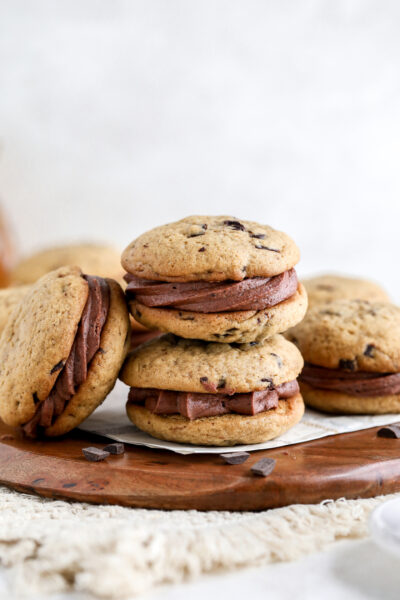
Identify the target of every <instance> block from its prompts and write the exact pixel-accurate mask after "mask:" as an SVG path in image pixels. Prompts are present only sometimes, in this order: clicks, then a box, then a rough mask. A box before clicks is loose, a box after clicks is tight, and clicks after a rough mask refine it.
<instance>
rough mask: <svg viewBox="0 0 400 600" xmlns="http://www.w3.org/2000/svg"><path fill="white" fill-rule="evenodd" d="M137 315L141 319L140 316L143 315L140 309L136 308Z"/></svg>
mask: <svg viewBox="0 0 400 600" xmlns="http://www.w3.org/2000/svg"><path fill="white" fill-rule="evenodd" d="M136 315H137V316H138V317H139V319H140V317H141V316H142V313H141V312H140V310H138V309H136Z"/></svg>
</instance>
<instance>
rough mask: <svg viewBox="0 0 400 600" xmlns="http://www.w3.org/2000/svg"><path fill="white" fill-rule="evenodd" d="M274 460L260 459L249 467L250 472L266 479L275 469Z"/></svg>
mask: <svg viewBox="0 0 400 600" xmlns="http://www.w3.org/2000/svg"><path fill="white" fill-rule="evenodd" d="M275 464H276V460H275V459H274V458H262V459H261V460H259V461H258V462H256V463H255V465H253V466H252V467H251V469H250V470H251V472H252V473H254V475H259V476H260V477H268V475H270V474H271V473H272V471H273V470H274V469H275Z"/></svg>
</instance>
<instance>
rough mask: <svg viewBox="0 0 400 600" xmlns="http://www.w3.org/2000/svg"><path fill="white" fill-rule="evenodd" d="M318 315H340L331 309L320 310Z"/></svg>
mask: <svg viewBox="0 0 400 600" xmlns="http://www.w3.org/2000/svg"><path fill="white" fill-rule="evenodd" d="M319 314H320V315H328V316H329V317H341V316H342V315H341V314H340V312H334V311H333V310H320V311H319Z"/></svg>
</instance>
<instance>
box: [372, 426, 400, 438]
mask: <svg viewBox="0 0 400 600" xmlns="http://www.w3.org/2000/svg"><path fill="white" fill-rule="evenodd" d="M377 435H378V437H384V438H396V439H399V438H400V423H393V425H386V427H381V428H380V429H378V433H377Z"/></svg>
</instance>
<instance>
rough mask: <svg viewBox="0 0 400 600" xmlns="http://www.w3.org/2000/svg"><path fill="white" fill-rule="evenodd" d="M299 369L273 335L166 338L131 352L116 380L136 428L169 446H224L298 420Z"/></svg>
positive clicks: (289, 348) (293, 351) (296, 355)
mask: <svg viewBox="0 0 400 600" xmlns="http://www.w3.org/2000/svg"><path fill="white" fill-rule="evenodd" d="M302 366H303V359H302V357H301V355H300V352H299V351H298V350H297V348H296V347H295V346H294V345H293V344H291V343H290V342H288V341H286V340H285V339H284V338H283V337H282V336H280V335H275V336H273V337H272V338H270V339H268V340H266V341H264V342H260V343H258V342H253V343H250V344H237V343H232V344H226V343H224V344H215V343H207V342H204V341H200V340H186V339H182V338H178V337H176V336H174V335H172V334H168V335H164V336H162V337H161V338H159V339H157V340H153V341H151V342H148V343H147V344H144V345H143V346H141V347H140V348H138V349H137V350H135V351H134V352H132V353H131V354H130V355H129V357H128V358H127V360H126V362H125V364H124V366H123V368H122V371H121V374H120V378H121V379H122V381H123V382H124V383H126V384H127V385H129V386H130V391H129V396H128V403H127V413H128V416H129V418H130V419H131V421H132V422H133V423H134V424H135V425H136V426H137V427H138V428H139V429H141V430H143V431H146V432H147V433H149V434H150V435H152V436H153V437H156V438H160V439H163V440H170V441H173V442H181V443H187V444H198V445H206V446H207V445H215V446H231V445H234V444H256V443H259V442H264V441H266V440H269V439H272V438H274V437H276V436H278V435H280V434H282V433H284V432H285V431H287V430H288V429H290V428H291V427H293V425H295V424H296V423H297V422H298V421H299V420H300V419H301V417H302V415H303V412H304V404H303V400H302V397H301V395H300V393H299V386H298V383H297V381H296V378H297V376H298V374H299V373H300V371H301V368H302Z"/></svg>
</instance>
